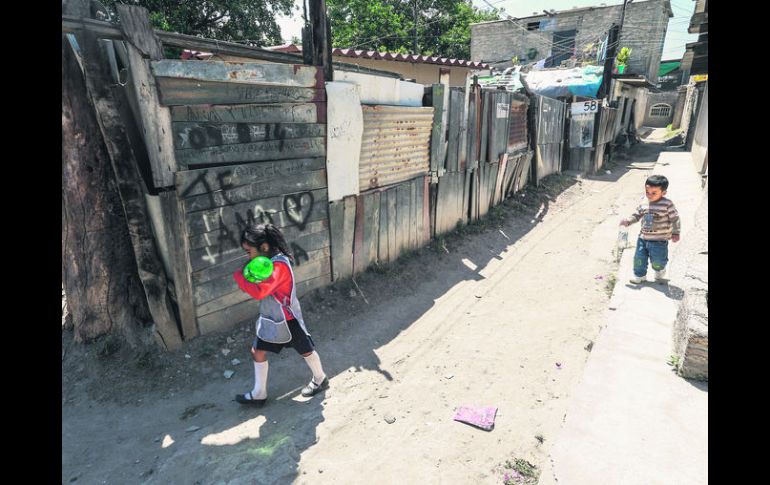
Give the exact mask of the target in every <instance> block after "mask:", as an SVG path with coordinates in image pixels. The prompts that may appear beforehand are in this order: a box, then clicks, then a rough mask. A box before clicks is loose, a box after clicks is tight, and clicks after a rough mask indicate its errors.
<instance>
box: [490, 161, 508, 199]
mask: <svg viewBox="0 0 770 485" xmlns="http://www.w3.org/2000/svg"><path fill="white" fill-rule="evenodd" d="M506 168H508V154H507V153H505V154H503V159H502V161H501V162H500V164H499V165H498V167H497V176H496V177H495V195H494V199H493V200H494V205H497V204H499V203H500V202H501V201H502V200H503V182H504V181H505V170H506Z"/></svg>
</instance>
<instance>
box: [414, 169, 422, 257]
mask: <svg viewBox="0 0 770 485" xmlns="http://www.w3.org/2000/svg"><path fill="white" fill-rule="evenodd" d="M424 181H425V177H418V178H415V179H414V180H413V185H414V187H415V196H414V201H412V207H413V208H414V227H415V234H414V247H415V248H420V247H422V245H423V241H422V235H423V222H422V215H423V208H422V205H423V200H424V190H425V187H424V185H425V184H424V183H423V182H424Z"/></svg>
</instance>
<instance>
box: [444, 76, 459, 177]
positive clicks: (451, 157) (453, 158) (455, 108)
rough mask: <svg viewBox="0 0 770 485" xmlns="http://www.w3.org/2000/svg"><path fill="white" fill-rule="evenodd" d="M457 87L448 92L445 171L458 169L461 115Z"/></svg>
mask: <svg viewBox="0 0 770 485" xmlns="http://www.w3.org/2000/svg"><path fill="white" fill-rule="evenodd" d="M457 89H458V88H451V89H450V94H449V140H448V142H449V144H448V146H447V162H446V167H447V168H446V170H447V172H456V171H457V169H458V155H459V153H458V152H459V149H460V121H461V117H462V101H461V100H462V93H461V92H460V91H458V90H457Z"/></svg>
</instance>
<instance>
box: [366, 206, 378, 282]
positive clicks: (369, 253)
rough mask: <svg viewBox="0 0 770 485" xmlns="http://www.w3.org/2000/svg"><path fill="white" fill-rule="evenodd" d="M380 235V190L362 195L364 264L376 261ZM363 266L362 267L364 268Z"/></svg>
mask: <svg viewBox="0 0 770 485" xmlns="http://www.w3.org/2000/svg"><path fill="white" fill-rule="evenodd" d="M379 236H380V192H374V193H371V194H367V195H366V196H365V197H364V242H363V251H364V255H363V256H364V257H363V260H364V266H365V268H366V267H368V266H369V265H371V264H373V263H376V262H377V248H378V247H379ZM365 268H364V269H365Z"/></svg>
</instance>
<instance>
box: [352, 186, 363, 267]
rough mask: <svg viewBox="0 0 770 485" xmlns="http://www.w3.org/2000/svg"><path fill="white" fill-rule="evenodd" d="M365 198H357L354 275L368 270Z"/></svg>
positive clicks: (360, 196) (359, 196) (361, 196)
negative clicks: (365, 237) (365, 245)
mask: <svg viewBox="0 0 770 485" xmlns="http://www.w3.org/2000/svg"><path fill="white" fill-rule="evenodd" d="M364 198H365V196H363V195H358V196H356V224H355V230H354V231H355V232H354V238H353V273H354V274H355V273H360V272H361V271H363V270H364V269H366V263H365V262H364V259H365V258H364V254H363V253H364V247H363V246H364Z"/></svg>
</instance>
